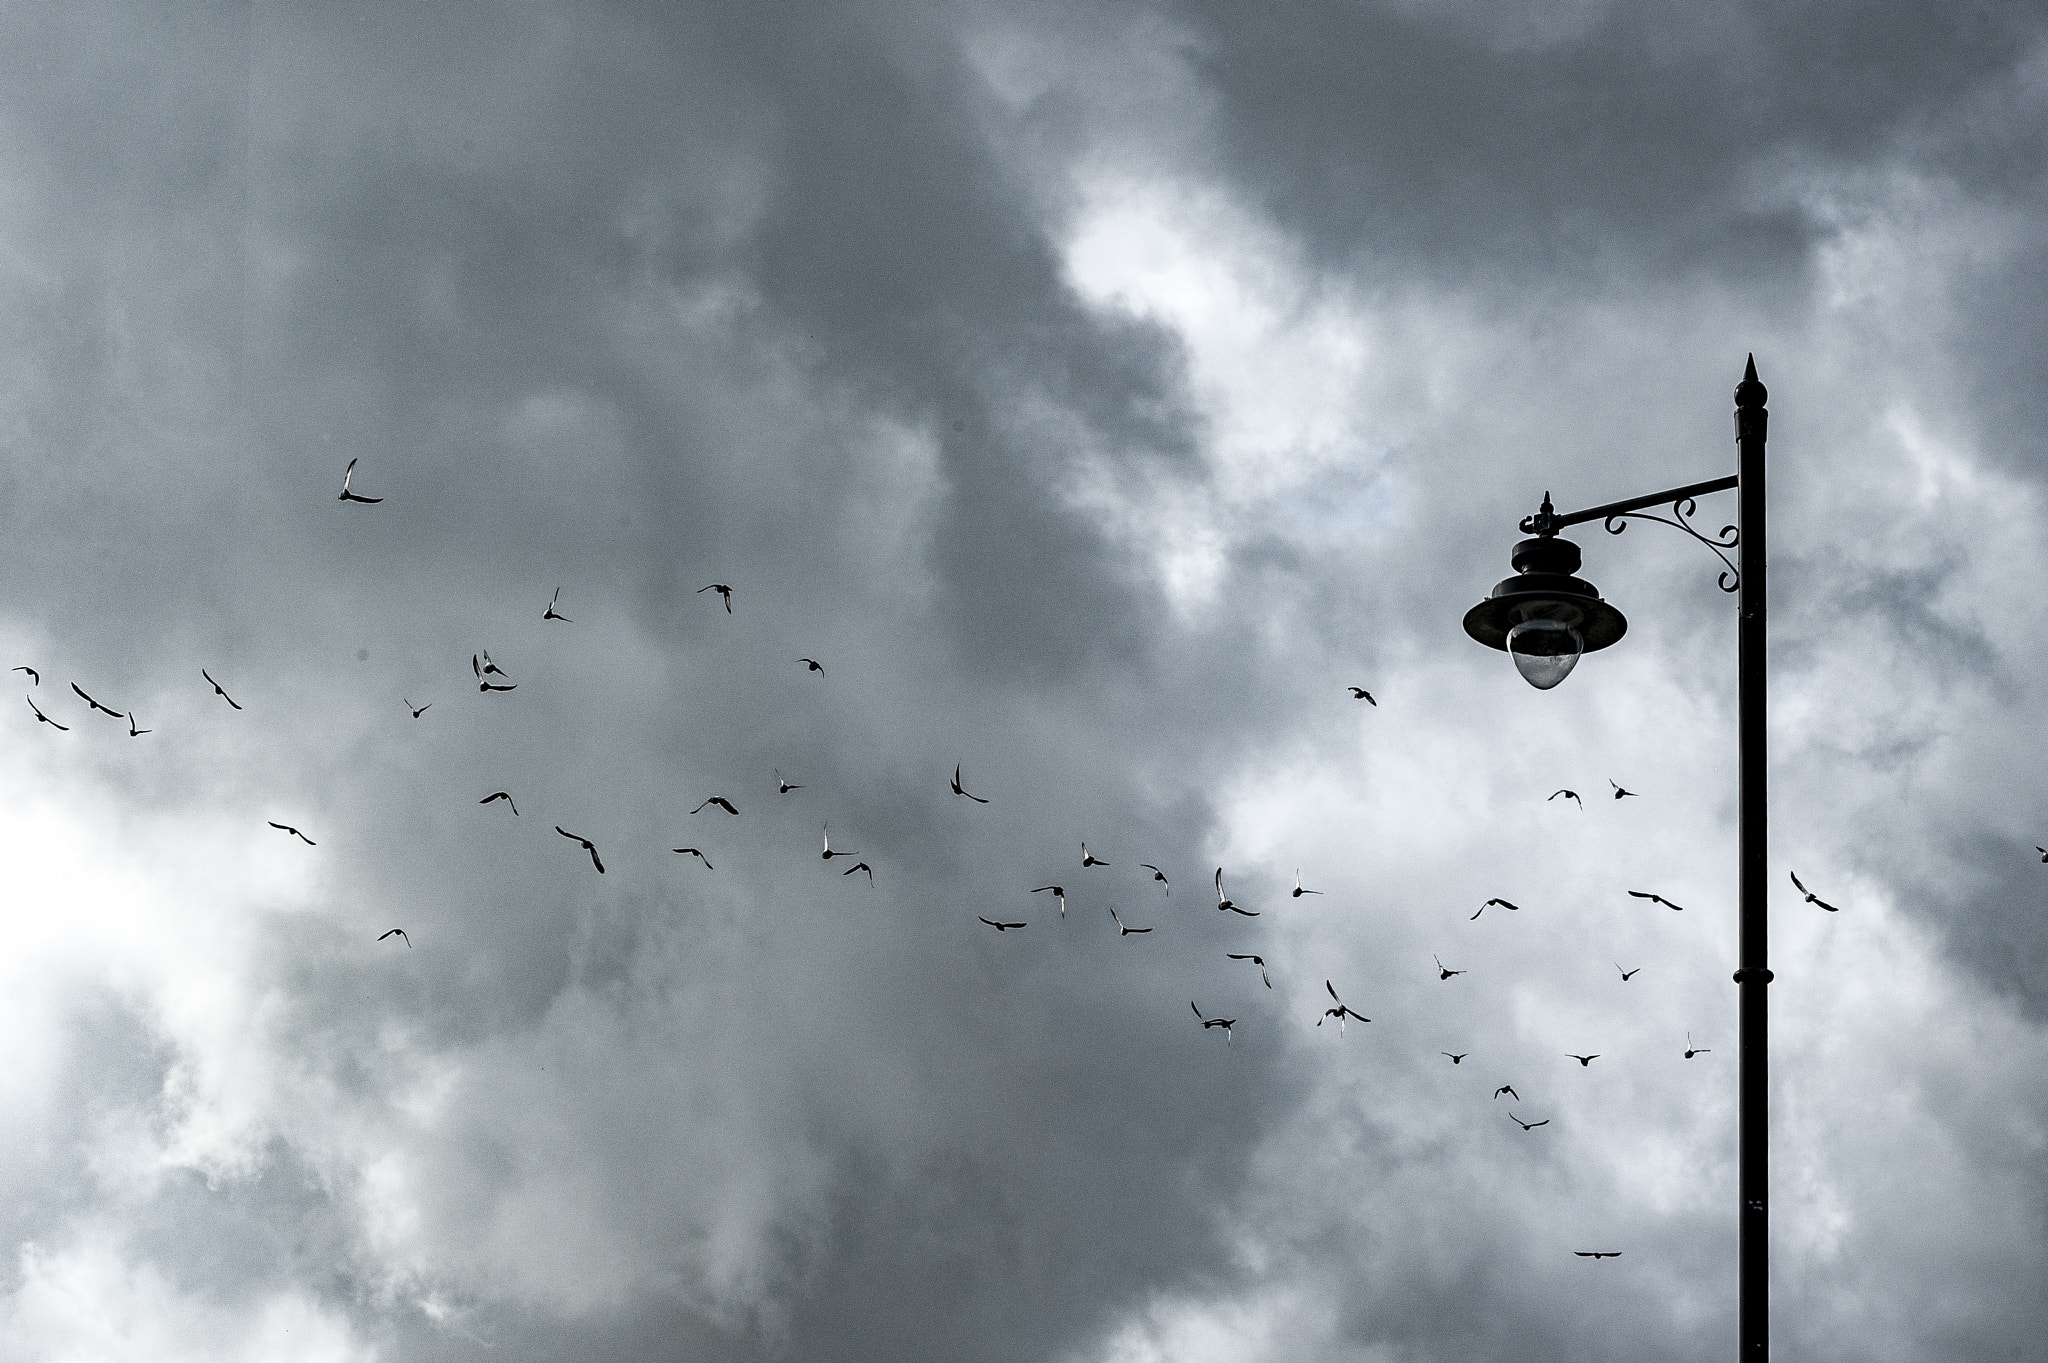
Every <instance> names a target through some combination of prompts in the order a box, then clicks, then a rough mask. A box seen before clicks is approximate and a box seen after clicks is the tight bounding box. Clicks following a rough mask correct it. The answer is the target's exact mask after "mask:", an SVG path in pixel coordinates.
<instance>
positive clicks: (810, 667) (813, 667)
mask: <svg viewBox="0 0 2048 1363" xmlns="http://www.w3.org/2000/svg"><path fill="white" fill-rule="evenodd" d="M797 661H798V662H800V663H802V664H803V665H804V671H806V672H816V673H818V674H819V675H821V676H822V675H823V674H824V671H825V664H823V663H821V662H819V661H818V660H817V659H816V658H798V659H797Z"/></svg>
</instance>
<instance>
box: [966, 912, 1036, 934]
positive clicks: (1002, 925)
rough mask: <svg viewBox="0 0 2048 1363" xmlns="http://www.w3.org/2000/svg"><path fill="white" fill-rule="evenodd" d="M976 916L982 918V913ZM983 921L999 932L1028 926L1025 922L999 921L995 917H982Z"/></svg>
mask: <svg viewBox="0 0 2048 1363" xmlns="http://www.w3.org/2000/svg"><path fill="white" fill-rule="evenodd" d="M975 917H977V918H981V915H980V914H976V915H975ZM981 921H982V922H984V923H986V924H988V925H989V926H990V927H992V928H994V929H995V930H996V931H997V932H1008V931H1009V930H1010V929H1011V928H1021V927H1025V926H1028V925H1027V924H1024V923H998V922H997V921H996V920H995V919H993V918H982V919H981Z"/></svg>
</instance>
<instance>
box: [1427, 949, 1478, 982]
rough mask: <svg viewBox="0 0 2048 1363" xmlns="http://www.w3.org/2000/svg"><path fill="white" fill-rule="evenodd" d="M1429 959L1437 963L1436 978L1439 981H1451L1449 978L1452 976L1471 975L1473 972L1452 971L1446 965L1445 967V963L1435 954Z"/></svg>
mask: <svg viewBox="0 0 2048 1363" xmlns="http://www.w3.org/2000/svg"><path fill="white" fill-rule="evenodd" d="M1429 959H1430V960H1432V961H1435V962H1436V977H1437V979H1438V980H1448V979H1449V978H1451V976H1453V975H1469V974H1471V972H1470V971H1468V970H1452V969H1450V968H1449V967H1447V966H1446V965H1444V963H1443V960H1442V958H1440V957H1438V956H1436V955H1434V954H1432V955H1431V956H1430V958H1429Z"/></svg>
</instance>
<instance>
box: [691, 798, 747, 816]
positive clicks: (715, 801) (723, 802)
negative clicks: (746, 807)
mask: <svg viewBox="0 0 2048 1363" xmlns="http://www.w3.org/2000/svg"><path fill="white" fill-rule="evenodd" d="M705 805H717V806H718V807H719V808H720V809H722V810H724V811H725V812H726V813H728V814H738V813H739V811H738V810H737V809H734V808H733V807H732V801H730V800H728V799H726V798H725V797H724V796H723V795H714V796H712V797H711V798H710V799H708V800H706V801H705V802H704V804H701V805H698V806H697V807H696V808H695V809H693V810H691V811H690V812H691V813H692V814H701V813H703V812H704V806H705Z"/></svg>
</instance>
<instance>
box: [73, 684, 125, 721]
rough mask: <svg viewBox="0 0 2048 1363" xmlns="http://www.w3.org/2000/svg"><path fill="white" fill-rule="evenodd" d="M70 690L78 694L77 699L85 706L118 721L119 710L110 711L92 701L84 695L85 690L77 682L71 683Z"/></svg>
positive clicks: (119, 716)
mask: <svg viewBox="0 0 2048 1363" xmlns="http://www.w3.org/2000/svg"><path fill="white" fill-rule="evenodd" d="M71 689H72V690H73V691H76V692H78V698H79V699H80V700H82V701H84V702H85V703H86V704H87V705H90V706H91V707H92V708H93V709H95V710H98V711H99V712H100V713H101V714H103V715H112V716H113V717H114V718H115V719H120V718H121V717H122V716H121V712H120V711H119V710H110V709H108V708H107V707H106V706H104V705H102V704H100V703H99V702H98V701H96V700H94V699H93V698H92V697H91V696H88V695H86V694H85V688H84V687H82V686H80V685H79V684H78V683H77V682H73V683H71Z"/></svg>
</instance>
